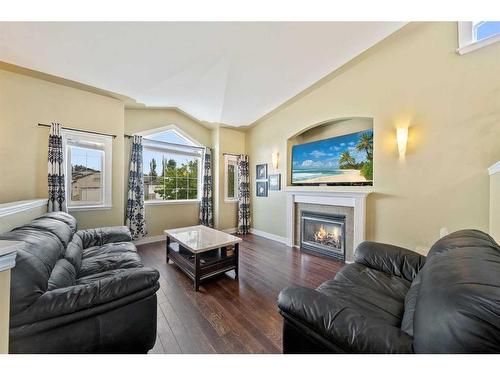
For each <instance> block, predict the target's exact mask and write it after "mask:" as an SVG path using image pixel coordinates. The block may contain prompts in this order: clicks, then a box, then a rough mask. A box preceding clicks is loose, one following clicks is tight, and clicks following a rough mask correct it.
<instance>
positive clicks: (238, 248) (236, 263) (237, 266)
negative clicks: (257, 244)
mask: <svg viewBox="0 0 500 375" xmlns="http://www.w3.org/2000/svg"><path fill="white" fill-rule="evenodd" d="M239 251H240V244H239V243H235V244H234V263H235V264H234V266H235V268H234V274H235V275H236V278H238V271H239V270H238V269H239V266H240V262H239V255H238V253H239Z"/></svg>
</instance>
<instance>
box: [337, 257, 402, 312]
mask: <svg viewBox="0 0 500 375" xmlns="http://www.w3.org/2000/svg"><path fill="white" fill-rule="evenodd" d="M334 280H336V281H339V282H343V283H350V284H356V285H360V286H363V287H365V288H368V289H372V290H373V291H375V292H378V293H383V294H387V295H389V296H390V297H392V298H394V299H396V300H398V301H401V303H404V300H405V297H406V295H407V293H408V290H409V289H410V286H411V283H410V282H409V281H408V280H406V279H403V278H402V277H398V276H394V275H391V274H388V273H385V272H382V271H379V270H376V269H373V268H370V267H366V266H364V265H363V264H359V263H353V264H347V265H345V266H344V267H343V268H342V269H341V270H340V271H339V272H337V274H336V275H335V278H334Z"/></svg>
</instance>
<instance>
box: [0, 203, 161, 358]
mask: <svg viewBox="0 0 500 375" xmlns="http://www.w3.org/2000/svg"><path fill="white" fill-rule="evenodd" d="M0 239H9V240H20V241H24V244H23V246H21V248H20V249H19V251H18V253H17V258H16V266H15V267H14V268H13V269H12V277H11V318H10V319H11V320H10V347H9V351H10V352H11V353H94V352H108V353H109V352H115V353H116V352H128V353H131V352H137V353H145V352H147V351H148V350H149V349H151V348H152V347H153V345H154V343H155V339H156V311H157V306H156V291H157V290H158V287H159V285H158V277H159V274H158V271H156V270H154V269H151V268H145V267H143V266H142V263H141V259H140V257H139V255H138V254H137V251H136V248H135V246H134V244H132V242H130V241H131V237H130V232H129V230H128V229H127V227H110V228H100V229H91V230H80V231H76V221H75V219H74V218H73V217H72V216H70V215H68V214H66V213H61V212H57V213H49V214H46V215H43V216H42V217H40V218H38V219H35V220H33V221H32V222H30V223H29V224H27V225H24V226H22V227H19V228H16V229H14V230H12V231H11V232H8V233H5V234H2V235H0Z"/></svg>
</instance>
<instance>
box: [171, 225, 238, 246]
mask: <svg viewBox="0 0 500 375" xmlns="http://www.w3.org/2000/svg"><path fill="white" fill-rule="evenodd" d="M164 233H165V234H166V235H167V236H169V237H170V238H172V239H174V240H175V241H177V242H179V243H180V244H182V245H183V246H184V247H186V248H187V249H189V250H190V251H192V252H193V253H202V252H204V251H208V250H213V249H218V248H220V247H223V246H228V245H234V244H236V243H239V242H241V241H242V239H241V238H239V237H236V236H233V235H231V234H227V233H224V232H221V231H220V230H216V229H212V228H209V227H206V226H204V225H195V226H192V227H184V228H176V229H167V230H165V231H164Z"/></svg>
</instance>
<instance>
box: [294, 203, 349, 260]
mask: <svg viewBox="0 0 500 375" xmlns="http://www.w3.org/2000/svg"><path fill="white" fill-rule="evenodd" d="M300 249H301V250H305V251H314V252H317V253H320V254H323V255H327V256H330V257H333V258H336V259H339V260H345V216H344V215H332V214H325V213H316V212H309V211H301V217H300Z"/></svg>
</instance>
